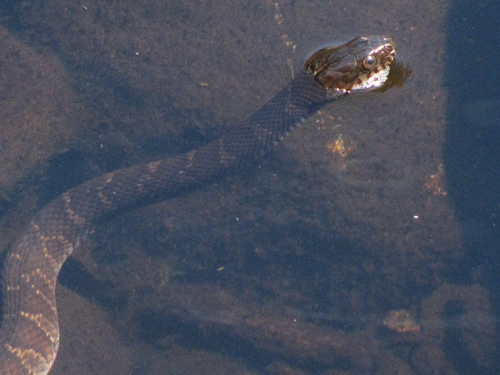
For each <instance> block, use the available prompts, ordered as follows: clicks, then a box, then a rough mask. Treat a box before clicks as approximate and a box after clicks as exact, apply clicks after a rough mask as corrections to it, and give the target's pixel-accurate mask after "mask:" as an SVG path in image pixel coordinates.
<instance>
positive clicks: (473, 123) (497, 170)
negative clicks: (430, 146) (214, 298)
mask: <svg viewBox="0 0 500 375" xmlns="http://www.w3.org/2000/svg"><path fill="white" fill-rule="evenodd" d="M499 15H500V2H498V1H497V0H486V1H480V2H471V1H467V0H459V1H454V3H453V4H452V6H451V8H450V11H449V16H448V17H449V18H448V24H447V31H448V37H447V46H446V74H445V85H446V87H447V88H448V90H449V105H448V113H447V117H448V123H447V129H446V144H445V150H444V152H445V170H446V176H447V184H448V192H449V195H450V198H451V200H452V202H453V204H454V205H455V208H456V212H457V215H458V218H459V220H460V222H461V226H462V233H463V240H464V244H465V246H466V248H467V256H466V258H465V259H464V262H463V265H462V266H461V269H459V270H456V269H455V270H453V275H451V277H452V279H453V280H454V282H458V283H460V282H464V283H472V282H479V283H481V284H482V286H483V287H485V288H487V289H488V290H489V292H490V293H491V297H492V303H493V305H494V306H495V312H494V313H495V315H496V316H498V313H499V312H500V287H499V286H500V277H499V275H500V273H499V269H500V123H499V119H500V71H499V69H497V67H496V65H497V64H496V62H498V61H499V58H500V52H499V48H498V46H499V45H500V34H499V33H498V16H499ZM497 330H498V329H497ZM497 337H498V336H497ZM497 347H498V345H497ZM462 365H463V366H465V367H464V368H467V366H466V365H464V364H462Z"/></svg>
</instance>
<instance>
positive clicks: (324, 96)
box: [0, 36, 395, 375]
mask: <svg viewBox="0 0 500 375" xmlns="http://www.w3.org/2000/svg"><path fill="white" fill-rule="evenodd" d="M394 56H395V45H394V43H393V42H392V40H391V39H390V38H387V37H381V36H375V37H363V38H362V37H359V38H356V39H354V40H352V41H351V42H349V43H347V44H345V45H343V46H340V47H336V48H326V49H323V50H321V51H320V52H318V53H317V54H315V55H313V57H311V58H310V59H309V60H308V62H307V64H306V65H307V70H308V71H303V72H301V73H299V74H298V76H297V77H296V78H295V79H294V80H293V81H292V82H291V83H290V84H289V85H288V86H286V87H285V88H284V89H283V90H282V91H281V92H279V93H278V94H277V95H276V96H275V97H274V98H273V99H272V100H271V101H270V102H268V103H267V104H266V105H264V106H263V107H262V108H261V109H260V110H259V111H257V112H256V113H255V114H254V115H253V116H252V117H250V119H249V120H248V121H247V122H246V123H245V124H243V126H240V127H237V128H235V129H232V130H231V131H229V132H228V133H226V134H225V135H223V136H221V137H220V138H219V139H217V140H215V141H213V142H211V143H209V144H207V145H205V146H202V147H200V148H198V149H196V150H193V151H190V152H188V153H186V154H183V155H179V156H175V157H172V158H168V159H164V160H159V161H155V162H151V163H147V164H143V165H137V166H133V167H129V168H125V169H120V170H117V171H115V172H111V173H108V174H105V175H103V176H100V177H97V178H94V179H92V180H89V181H87V182H85V183H83V184H81V185H79V186H77V187H75V188H73V189H71V190H69V191H67V192H66V193H64V194H62V195H61V196H59V197H58V198H56V199H55V200H54V201H52V202H51V203H49V204H48V205H47V206H45V208H43V209H42V210H41V211H40V212H39V213H38V215H36V216H35V217H34V218H33V219H32V220H31V222H30V223H29V225H28V226H27V228H26V229H25V231H24V232H23V233H22V235H21V237H20V238H19V239H18V240H17V241H16V242H15V243H14V245H13V246H12V249H11V251H10V253H9V254H8V256H7V259H6V265H5V268H4V271H3V306H4V311H3V321H2V326H1V330H0V373H1V374H4V375H28V374H30V375H44V374H47V373H48V372H49V371H50V369H51V367H52V365H53V363H54V361H55V358H56V355H57V350H58V347H59V325H58V319H57V310H56V298H55V290H56V282H57V276H58V273H59V270H60V269H61V266H62V265H63V263H64V261H65V260H66V259H67V257H68V256H69V255H70V254H71V253H72V252H73V251H74V250H76V249H78V248H79V247H80V244H81V242H82V241H83V240H84V239H85V238H86V237H87V235H88V233H89V232H90V231H91V230H92V229H93V227H94V226H95V224H96V222H97V221H98V220H102V219H104V218H106V217H107V216H109V215H110V214H112V213H114V212H116V211H117V210H119V209H123V208H125V207H127V206H131V205H135V204H137V203H138V202H141V201H143V200H150V199H154V198H155V197H157V196H159V195H161V196H162V197H163V196H170V195H173V194H175V193H177V192H179V191H182V190H183V189H186V188H188V187H192V186H195V185H198V184H200V183H202V182H203V181H207V180H209V179H212V178H214V177H216V176H218V175H221V174H222V173H224V172H226V171H227V170H229V169H231V168H234V167H237V166H238V165H240V164H241V163H242V162H244V161H247V160H252V159H255V158H257V157H259V156H261V155H262V154H264V153H265V152H266V151H268V150H269V149H270V148H271V147H272V146H273V145H274V144H276V143H278V142H279V141H280V140H281V139H282V138H283V136H284V135H285V134H286V133H288V132H289V131H290V130H291V129H292V128H293V127H294V126H295V125H296V124H298V123H299V122H301V121H302V120H303V119H305V118H306V117H308V116H310V115H311V114H313V113H314V112H316V111H317V110H318V108H319V107H320V106H321V105H323V104H324V103H325V102H327V101H329V100H331V99H332V98H334V97H336V96H338V95H340V94H342V93H346V92H349V91H351V90H352V89H355V88H356V87H358V86H359V87H360V85H362V84H363V83H364V82H366V80H367V79H370V77H372V76H375V75H376V74H378V73H379V72H381V71H383V70H384V69H385V70H388V68H389V65H390V63H391V62H392V60H393V59H394ZM318 82H319V83H320V84H318Z"/></svg>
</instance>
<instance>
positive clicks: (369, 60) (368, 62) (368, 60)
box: [363, 55, 377, 69]
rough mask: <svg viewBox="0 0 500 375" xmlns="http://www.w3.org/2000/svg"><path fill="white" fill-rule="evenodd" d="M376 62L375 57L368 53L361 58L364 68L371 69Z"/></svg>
mask: <svg viewBox="0 0 500 375" xmlns="http://www.w3.org/2000/svg"><path fill="white" fill-rule="evenodd" d="M376 64H377V59H376V58H375V57H374V56H373V55H368V56H366V57H365V58H364V59H363V66H364V67H365V69H371V68H373V67H374V66H375V65H376Z"/></svg>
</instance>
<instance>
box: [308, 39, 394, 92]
mask: <svg viewBox="0 0 500 375" xmlns="http://www.w3.org/2000/svg"><path fill="white" fill-rule="evenodd" d="M395 58H396V43H395V42H394V41H393V40H392V38H390V37H387V36H363V37H357V38H355V39H353V40H351V41H350V42H348V43H346V44H343V45H341V46H337V47H327V48H323V49H321V50H319V51H318V52H316V53H315V54H313V55H312V56H311V57H310V58H309V59H308V60H307V62H306V69H307V70H308V71H309V72H311V73H312V74H313V75H314V78H315V80H316V81H317V82H318V83H319V84H320V85H322V86H323V87H324V88H326V89H329V90H335V91H338V92H342V93H349V92H351V91H353V90H358V91H359V90H374V89H377V88H380V87H381V86H383V85H384V83H385V82H386V81H387V77H388V76H389V72H390V66H391V63H392V62H393V61H394V59H395Z"/></svg>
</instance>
